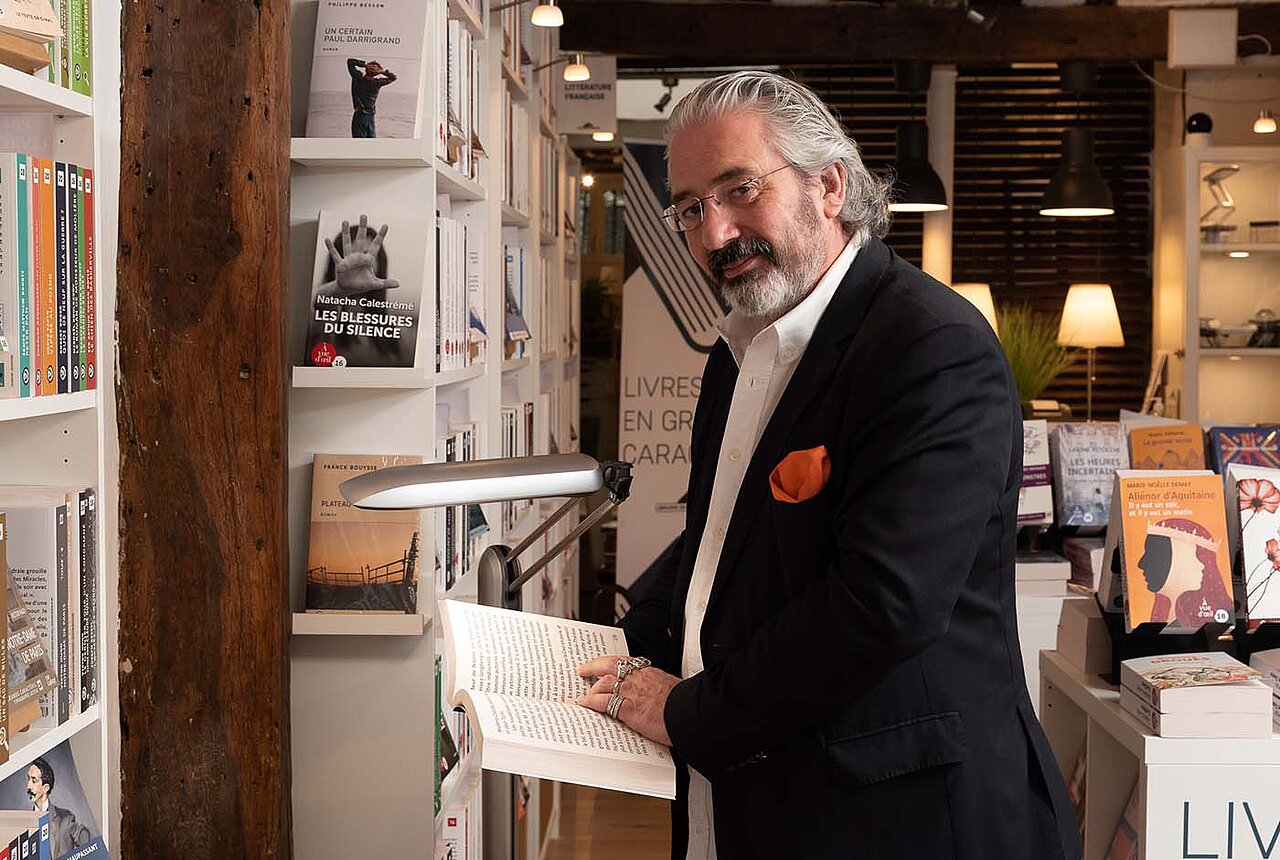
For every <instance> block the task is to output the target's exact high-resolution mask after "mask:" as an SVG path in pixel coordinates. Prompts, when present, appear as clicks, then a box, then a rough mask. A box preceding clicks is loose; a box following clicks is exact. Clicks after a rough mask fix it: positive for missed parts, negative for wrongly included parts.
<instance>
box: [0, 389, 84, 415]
mask: <svg viewBox="0 0 1280 860" xmlns="http://www.w3.org/2000/svg"><path fill="white" fill-rule="evenodd" d="M97 403H98V392H97V391H96V390H94V391H77V392H75V393H74V394H53V395H50V396H48V397H18V398H14V399H12V400H0V421H18V420H21V419H23V418H35V417H37V416H40V415H61V414H63V413H66V412H79V411H80V410H82V409H92V408H93V407H94V406H96V405H97Z"/></svg>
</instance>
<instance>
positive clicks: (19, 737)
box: [0, 705, 101, 781]
mask: <svg viewBox="0 0 1280 860" xmlns="http://www.w3.org/2000/svg"><path fill="white" fill-rule="evenodd" d="M99 708H100V706H99V705H92V706H90V707H89V709H88V710H86V711H85V712H84V713H80V714H76V715H75V716H74V717H71V718H70V719H68V720H67V721H66V722H65V723H63V724H62V725H60V726H57V727H56V728H52V729H46V730H44V731H40V730H37V729H27V730H26V731H25V732H18V733H17V734H15V735H13V736H12V737H10V739H9V760H8V761H7V762H5V763H4V764H2V765H0V781H3V780H6V779H8V778H9V777H11V776H13V775H14V774H15V773H17V772H18V771H20V770H22V769H24V768H26V767H27V766H28V765H30V764H31V762H33V761H34V760H36V759H37V758H39V757H40V756H42V755H44V754H45V753H47V752H49V751H50V750H51V749H53V748H54V747H56V746H57V745H58V744H60V743H62V742H63V741H65V740H70V739H71V738H73V737H75V736H76V735H78V734H80V732H82V731H84V730H85V729H87V728H90V727H91V726H96V725H97V724H98V717H99V715H100V714H101V711H100V710H99Z"/></svg>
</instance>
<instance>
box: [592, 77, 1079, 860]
mask: <svg viewBox="0 0 1280 860" xmlns="http://www.w3.org/2000/svg"><path fill="white" fill-rule="evenodd" d="M667 141H668V151H667V157H668V180H669V184H670V187H671V192H672V206H671V207H670V208H669V209H668V210H667V211H666V213H664V219H665V220H667V222H668V224H669V225H670V226H671V227H672V228H673V229H676V230H678V231H680V232H682V233H683V234H684V237H685V240H686V244H687V247H688V249H689V252H690V253H691V254H692V255H693V256H694V258H695V260H696V261H697V262H698V265H699V266H700V267H701V268H702V269H703V271H705V272H706V273H707V274H708V275H709V276H710V277H711V278H712V280H713V281H714V282H715V284H716V285H717V286H718V288H719V289H720V290H721V292H722V294H723V296H724V298H725V300H726V301H727V303H728V305H729V307H730V312H729V314H728V316H727V317H726V319H725V320H724V323H723V328H722V331H723V338H722V340H721V341H720V342H719V343H718V344H717V345H716V347H715V349H714V350H713V351H712V353H711V355H710V357H709V359H708V361H707V365H706V369H705V371H704V375H703V381H702V393H701V397H700V398H699V402H698V409H697V413H696V416H695V419H694V427H693V438H692V444H691V458H692V460H691V474H690V479H689V495H688V507H687V515H686V528H685V532H684V535H683V536H682V539H681V540H682V547H681V551H680V552H679V553H678V562H677V563H676V564H673V565H669V566H668V567H667V568H665V569H664V571H663V575H662V576H661V577H660V578H659V580H658V582H657V583H656V584H655V585H654V586H653V587H652V588H651V589H650V591H649V593H648V595H646V596H645V597H643V598H641V599H640V601H639V602H638V603H637V604H636V606H635V607H634V608H633V609H632V611H631V612H630V613H629V614H628V615H627V617H626V618H625V619H624V620H623V627H624V628H625V629H626V633H627V639H628V644H629V646H630V648H631V649H632V653H633V654H636V655H642V656H643V657H644V658H645V659H646V660H649V661H652V666H651V667H650V666H647V665H646V663H645V661H644V660H641V661H639V662H638V663H633V662H628V661H625V660H624V661H622V662H621V663H620V662H619V660H620V658H619V657H617V656H609V657H603V658H600V659H597V660H593V661H590V662H588V663H586V664H584V665H583V666H582V667H580V669H579V671H580V673H581V674H582V675H584V676H586V677H595V678H597V679H598V680H597V682H596V683H595V685H594V686H593V687H592V689H591V692H590V693H589V694H588V695H587V696H585V697H583V699H582V700H581V703H582V704H584V705H586V706H588V707H591V708H594V709H596V710H599V711H603V712H605V713H608V714H611V715H613V716H615V717H616V718H617V719H620V720H622V721H623V722H624V723H626V724H627V725H629V726H631V727H632V728H634V729H636V730H637V731H639V732H641V733H643V734H645V735H646V736H648V737H650V738H653V739H655V740H658V741H661V742H663V743H668V744H670V745H671V747H672V751H673V753H674V755H675V757H676V758H677V760H678V761H679V762H680V763H681V764H682V765H684V766H685V767H687V769H685V767H682V769H681V771H680V780H679V786H678V787H679V791H678V797H677V802H676V804H675V807H674V810H673V833H672V837H673V838H672V843H673V846H674V854H675V856H676V857H690V858H694V857H696V858H699V860H702V858H707V857H717V856H719V857H721V858H742V857H779V856H787V857H803V858H806V860H811V858H850V857H854V858H870V860H881V858H907V860H916V858H925V857H928V858H984V860H992V858H1008V860H1028V858H1035V860H1041V858H1062V859H1063V860H1073V858H1075V857H1078V856H1079V853H1080V848H1079V845H1078V840H1077V836H1076V832H1075V820H1074V817H1073V815H1072V813H1071V810H1070V807H1069V805H1068V802H1067V797H1066V789H1065V786H1064V785H1063V782H1062V777H1061V774H1060V773H1059V771H1058V770H1057V767H1056V766H1055V763H1054V760H1053V757H1052V755H1051V752H1050V750H1049V748H1048V744H1047V742H1046V740H1045V737H1044V734H1043V732H1042V730H1041V728H1040V725H1039V723H1038V722H1037V721H1036V718H1035V715H1034V713H1033V711H1032V708H1031V702H1030V699H1029V697H1028V695H1027V690H1026V681H1025V679H1024V677H1023V672H1022V663H1021V657H1020V653H1019V649H1018V640H1017V631H1016V621H1015V614H1014V596H1013V557H1014V535H1015V531H1016V528H1017V501H1018V487H1019V484H1020V482H1021V477H1022V462H1021V460H1022V442H1021V439H1022V433H1021V420H1020V413H1019V407H1018V401H1017V395H1016V392H1015V390H1014V386H1013V381H1012V378H1011V375H1010V372H1009V369H1008V365H1007V363H1006V362H1005V360H1004V358H1003V353H1002V352H1001V349H1000V345H999V343H998V342H997V340H996V338H995V335H994V333H993V332H992V331H991V328H990V326H988V325H987V323H986V322H985V321H984V319H983V318H982V316H981V315H980V314H979V313H978V312H977V311H976V310H975V309H974V308H973V307H972V306H971V305H970V304H969V303H968V302H967V301H965V300H964V299H963V298H962V297H960V296H959V295H958V294H956V293H954V292H953V291H951V290H950V289H948V288H947V287H945V286H943V285H942V284H939V283H938V282H936V281H934V280H933V279H931V278H929V277H928V276H926V275H925V274H924V273H923V272H921V271H920V270H918V269H916V268H915V267H913V266H911V265H909V264H907V263H906V262H904V261H902V260H901V259H900V258H898V257H897V256H896V255H895V254H894V253H893V252H892V251H890V250H889V249H888V248H887V247H886V246H885V245H884V244H883V243H882V242H881V241H880V238H879V237H881V236H883V235H884V234H885V232H886V231H887V228H888V222H889V216H888V211H887V205H886V199H885V198H886V184H885V183H884V182H883V181H882V180H879V179H877V178H875V177H874V176H872V175H871V174H870V173H869V172H868V171H867V169H866V167H865V166H864V165H863V163H862V160H861V158H860V156H859V154H858V148H857V145H856V144H855V143H853V142H852V141H850V140H849V139H848V137H847V136H846V135H845V134H844V132H843V130H842V129H841V128H840V126H839V124H838V123H837V122H836V120H835V119H834V118H833V117H832V115H831V113H830V111H829V110H828V109H827V108H826V107H825V106H824V105H823V104H822V102H821V101H820V100H819V99H818V98H817V97H816V96H815V95H814V94H813V93H812V92H810V91H809V90H807V89H805V88H803V87H801V86H798V85H796V84H794V83H792V82H790V81H788V80H786V79H784V78H780V77H777V76H775V75H771V74H766V73H762V72H740V73H736V74H733V75H727V76H724V77H720V78H717V79H715V80H712V81H708V82H706V83H704V84H702V85H701V86H700V87H699V88H698V89H697V90H695V91H694V92H693V93H691V94H690V95H688V96H687V97H686V98H685V99H684V100H683V101H682V102H681V103H680V104H679V105H678V106H677V107H676V109H675V111H674V112H673V114H672V117H671V120H670V123H669V126H668V129H667ZM633 666H634V667H635V668H633ZM619 676H622V679H621V681H619ZM682 679H683V680H682Z"/></svg>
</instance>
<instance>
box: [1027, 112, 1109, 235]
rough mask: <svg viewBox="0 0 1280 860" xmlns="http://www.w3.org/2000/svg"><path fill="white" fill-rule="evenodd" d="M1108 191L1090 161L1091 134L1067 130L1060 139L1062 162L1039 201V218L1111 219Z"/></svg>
mask: <svg viewBox="0 0 1280 860" xmlns="http://www.w3.org/2000/svg"><path fill="white" fill-rule="evenodd" d="M1115 211H1116V209H1115V206H1114V205H1113V204H1112V202H1111V189H1110V188H1108V187H1107V181H1106V180H1105V179H1103V178H1102V174H1101V173H1099V172H1098V166H1097V165H1096V164H1095V163H1094V160H1093V130H1092V129H1088V128H1079V127H1076V128H1069V129H1067V131H1066V133H1065V134H1064V135H1063V136H1062V160H1061V161H1060V162H1059V163H1058V172H1057V173H1055V174H1054V175H1053V179H1052V180H1050V182H1049V187H1048V188H1047V189H1046V190H1045V192H1044V199H1042V200H1041V201H1040V214H1041V215H1052V216H1055V217H1059V218H1096V217H1098V216H1101V215H1114V214H1115Z"/></svg>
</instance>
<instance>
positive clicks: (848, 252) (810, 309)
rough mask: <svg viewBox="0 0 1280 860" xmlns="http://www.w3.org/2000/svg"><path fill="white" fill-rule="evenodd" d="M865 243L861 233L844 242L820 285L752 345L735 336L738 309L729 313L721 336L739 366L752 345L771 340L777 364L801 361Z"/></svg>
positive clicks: (738, 316) (754, 340) (737, 326)
mask: <svg viewBox="0 0 1280 860" xmlns="http://www.w3.org/2000/svg"><path fill="white" fill-rule="evenodd" d="M864 241H865V236H864V235H863V234H862V233H861V231H860V232H858V233H855V234H854V236H853V237H852V238H850V239H849V241H848V242H846V243H845V246H844V249H843V250H841V252H840V255H839V256H838V257H836V259H835V262H833V263H832V264H831V265H830V266H829V267H828V268H827V271H826V272H824V273H823V275H822V277H821V278H819V279H818V283H817V285H816V286H815V287H814V288H813V289H812V290H811V291H810V292H809V295H807V296H805V297H804V298H803V299H802V300H801V301H800V304H798V305H796V306H795V307H794V308H792V309H791V310H789V311H787V312H786V313H785V314H783V315H782V316H781V317H779V318H778V319H777V320H775V321H774V322H773V324H772V325H770V326H768V327H767V328H765V329H764V330H763V331H761V332H760V333H759V334H757V335H756V336H755V337H754V338H753V339H752V340H751V341H750V343H745V342H743V340H742V338H741V336H738V337H735V334H736V333H737V332H739V331H740V330H741V327H742V326H741V314H739V313H738V312H737V311H736V310H735V311H730V312H729V313H728V314H727V315H726V316H725V317H724V319H723V320H722V321H721V323H720V337H721V338H722V339H723V340H724V342H725V343H727V344H728V345H729V349H730V351H731V352H733V355H734V358H735V359H736V361H737V363H738V364H739V365H741V364H742V359H743V356H744V355H746V351H747V349H748V348H749V347H750V346H752V345H753V344H756V343H766V342H768V341H769V340H772V341H773V342H774V343H775V344H776V349H777V352H776V355H777V360H778V361H780V362H783V363H789V362H791V361H794V360H796V359H798V358H799V357H800V355H801V354H802V353H803V352H804V350H805V348H806V347H808V345H809V340H810V339H811V338H812V337H813V332H814V330H815V329H816V328H817V327H818V321H819V320H820V319H822V314H823V312H825V311H826V309H827V305H829V304H830V303H831V297H832V296H834V295H835V292H836V287H838V286H840V282H841V281H843V280H844V276H845V275H846V274H847V273H848V271H849V267H850V266H852V265H853V260H854V257H856V256H857V255H858V250H859V249H860V248H861V247H862V245H863V244H864Z"/></svg>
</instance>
